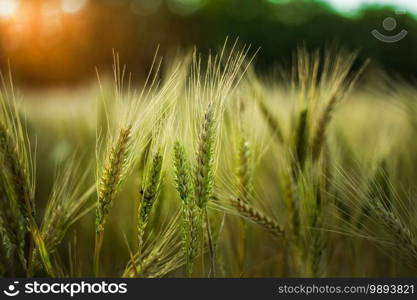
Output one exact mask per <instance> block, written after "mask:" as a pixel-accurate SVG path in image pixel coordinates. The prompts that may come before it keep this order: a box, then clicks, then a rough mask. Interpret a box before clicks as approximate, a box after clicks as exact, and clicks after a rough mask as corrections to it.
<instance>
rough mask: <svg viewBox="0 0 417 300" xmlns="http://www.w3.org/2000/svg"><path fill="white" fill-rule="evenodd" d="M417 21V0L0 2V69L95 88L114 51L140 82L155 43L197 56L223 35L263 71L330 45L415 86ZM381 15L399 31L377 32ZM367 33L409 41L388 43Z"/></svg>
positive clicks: (30, 82)
mask: <svg viewBox="0 0 417 300" xmlns="http://www.w3.org/2000/svg"><path fill="white" fill-rule="evenodd" d="M416 14H417V1H415V0H402V1H401V0H393V1H383V0H380V1H372V0H328V1H325V0H321V1H319V0H293V1H291V0H0V64H1V66H2V68H3V69H4V67H7V64H8V63H10V65H11V69H12V71H13V77H14V80H15V81H16V82H17V84H18V85H19V86H20V87H26V88H31V89H45V88H51V87H73V86H76V85H78V86H79V85H84V84H86V83H91V82H92V81H96V73H95V67H99V69H100V71H105V70H108V69H109V68H110V67H111V64H112V62H113V59H112V49H114V50H116V51H117V52H119V53H120V56H121V61H122V62H123V63H125V64H127V66H128V68H129V70H130V71H132V72H133V73H134V74H135V78H139V79H140V78H141V77H142V76H143V74H145V73H146V72H147V68H148V66H149V63H150V61H151V59H152V57H153V55H154V51H155V49H156V47H157V45H158V44H160V47H161V51H162V52H161V53H162V54H166V53H168V52H169V53H176V52H175V51H183V50H186V49H188V48H189V47H192V46H193V45H197V46H198V48H199V49H200V50H202V51H203V52H204V51H207V50H208V49H216V48H217V47H219V46H220V45H222V44H223V42H224V40H225V38H226V36H229V38H230V39H235V38H236V37H239V38H240V41H241V42H242V43H248V44H251V45H253V47H254V48H255V49H256V48H258V47H261V50H260V52H259V54H258V57H257V60H256V68H257V69H258V70H260V71H266V70H268V69H269V68H271V66H276V65H288V66H289V65H290V64H291V56H292V53H293V51H294V49H295V48H296V47H297V46H300V45H304V44H305V45H306V47H307V48H317V47H322V46H324V45H326V44H329V43H334V42H336V43H339V44H342V45H343V46H345V47H348V48H351V49H360V50H361V52H360V53H361V54H360V55H361V58H362V59H364V58H368V57H369V58H371V59H372V65H373V66H375V67H378V69H381V70H386V71H389V73H391V74H392V73H393V74H398V75H400V76H401V77H403V78H406V79H409V80H413V79H414V77H415V75H416V70H417V59H415V54H416V53H417V38H416V37H417V36H416V35H417V22H416V21H417V20H416V17H415V16H416ZM388 17H391V18H393V19H395V21H396V24H392V23H391V26H384V24H383V21H384V20H385V19H386V18H388ZM391 20H392V19H391ZM387 28H388V29H387ZM374 29H378V30H379V31H380V32H381V33H382V34H385V35H394V34H397V33H398V32H400V31H401V30H403V29H405V30H407V31H408V35H407V36H406V37H405V38H404V39H403V40H401V41H400V42H397V43H392V44H387V43H382V42H381V41H379V40H377V39H376V38H374V37H373V36H372V35H371V31H372V30H374ZM172 50H175V51H172Z"/></svg>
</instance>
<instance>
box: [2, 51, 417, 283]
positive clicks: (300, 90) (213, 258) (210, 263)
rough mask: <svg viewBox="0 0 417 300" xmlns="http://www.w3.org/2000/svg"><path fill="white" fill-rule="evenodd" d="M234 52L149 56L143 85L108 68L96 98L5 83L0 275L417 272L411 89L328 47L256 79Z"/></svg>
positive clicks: (246, 56) (244, 56)
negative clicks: (165, 58) (25, 95)
mask: <svg viewBox="0 0 417 300" xmlns="http://www.w3.org/2000/svg"><path fill="white" fill-rule="evenodd" d="M237 48H238V47H237V46H236V44H234V45H231V46H229V47H227V46H224V47H223V48H222V49H221V50H220V51H219V53H218V54H216V55H212V54H209V55H205V56H201V55H199V54H198V52H197V51H192V52H191V53H190V55H185V56H184V57H182V58H178V59H173V60H172V62H171V63H170V64H167V63H162V59H161V58H159V56H158V55H155V59H154V61H153V64H152V67H151V71H150V72H149V75H148V77H147V78H146V81H145V83H144V85H143V86H142V87H141V88H140V89H136V88H135V87H134V86H133V84H132V80H130V75H128V73H127V72H126V69H125V68H124V67H121V64H120V63H119V61H118V57H117V55H116V56H115V65H114V81H113V82H114V83H111V82H107V81H106V80H99V84H98V85H99V87H98V88H97V93H96V96H95V97H93V98H96V100H97V101H88V100H87V99H85V101H76V100H74V101H70V103H67V104H66V103H65V101H60V100H59V99H54V101H53V104H51V103H49V104H45V103H27V102H26V101H19V99H20V97H19V96H18V95H16V94H15V91H14V90H15V89H14V88H13V84H12V81H11V79H10V77H11V76H10V74H9V75H8V76H3V77H2V78H1V79H2V85H3V89H2V92H1V95H0V98H1V99H0V100H1V110H0V160H1V168H0V197H1V199H0V274H1V275H2V276H5V277H11V276H23V277H24V276H27V277H31V276H51V277H69V276H72V277H76V276H117V277H119V276H121V277H164V276H168V277H183V276H184V277H254V276H256V277H263V276H265V277H266V276H308V277H322V276H379V275H382V276H397V275H415V274H416V273H415V271H416V268H417V240H416V237H415V232H416V228H417V226H416V225H417V224H415V221H414V220H416V218H415V217H416V211H417V210H416V205H415V203H416V199H415V197H414V195H415V188H416V183H415V177H413V176H415V175H416V174H417V173H416V170H417V165H416V163H417V147H416V146H415V144H414V143H413V138H415V136H416V135H415V134H416V130H417V110H416V107H417V105H415V104H414V102H415V100H417V99H415V98H417V92H415V91H414V89H413V88H412V87H410V86H408V85H406V84H403V83H400V82H397V84H396V86H395V87H390V89H388V88H386V87H381V86H383V85H386V86H388V84H387V82H388V79H387V78H385V77H384V76H381V75H379V77H378V80H375V82H377V83H374V82H373V81H372V80H369V81H370V82H368V83H363V81H364V80H363V77H366V76H365V75H364V74H366V72H363V71H364V70H366V68H365V67H366V64H363V65H362V66H359V67H358V66H357V65H356V66H355V67H354V68H353V65H354V64H355V62H356V57H357V55H356V53H350V52H347V51H344V50H343V49H340V48H339V49H329V50H325V51H315V52H312V53H311V52H308V51H307V50H305V49H304V48H302V49H300V50H298V51H297V52H296V55H295V58H294V63H293V67H292V69H291V71H288V72H283V71H280V72H276V74H275V73H274V74H271V75H270V76H265V78H264V79H261V78H260V77H259V76H258V75H256V72H255V71H254V70H253V69H252V67H251V63H252V60H253V58H254V55H253V51H251V49H250V48H249V47H243V48H239V49H237ZM280 70H282V69H280ZM374 76H377V75H374ZM368 77H369V76H368ZM372 86H377V87H378V89H372ZM390 86H393V84H391V85H390ZM375 90H379V92H375ZM86 98H87V97H86ZM391 100H392V101H391ZM29 102H30V101H29ZM81 102H82V103H81ZM93 102H94V103H93ZM62 107H65V108H64V109H62ZM71 107H72V108H74V107H75V113H74V111H72V114H71ZM51 166H52V167H51ZM51 169H53V171H51ZM35 187H36V190H35Z"/></svg>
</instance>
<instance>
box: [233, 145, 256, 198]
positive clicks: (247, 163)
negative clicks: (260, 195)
mask: <svg viewBox="0 0 417 300" xmlns="http://www.w3.org/2000/svg"><path fill="white" fill-rule="evenodd" d="M237 179H238V185H239V194H240V196H239V198H241V199H245V200H246V201H248V200H249V199H250V198H251V196H252V194H253V182H252V181H253V166H252V152H251V145H250V143H249V141H248V140H247V139H246V138H245V137H241V138H240V141H239V147H238V169H237Z"/></svg>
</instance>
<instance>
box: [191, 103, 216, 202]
mask: <svg viewBox="0 0 417 300" xmlns="http://www.w3.org/2000/svg"><path fill="white" fill-rule="evenodd" d="M214 143H215V120H214V110H213V107H212V106H211V105H210V106H209V108H208V110H207V111H206V113H205V114H204V119H203V123H202V125H201V130H200V137H199V143H198V148H197V154H196V159H197V163H196V167H195V186H194V188H195V198H196V203H197V205H198V206H199V207H200V208H201V209H204V208H205V207H206V205H207V202H208V201H209V200H210V198H211V196H212V190H213V181H214V174H213V172H214V171H213V163H214V159H213V156H214Z"/></svg>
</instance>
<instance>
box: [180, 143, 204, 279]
mask: <svg viewBox="0 0 417 300" xmlns="http://www.w3.org/2000/svg"><path fill="white" fill-rule="evenodd" d="M174 167H175V184H176V189H177V191H178V194H179V196H180V198H181V211H182V244H183V253H184V256H185V258H186V275H187V276H188V277H191V276H192V273H193V265H194V260H195V258H196V257H197V256H198V252H199V244H200V238H201V232H200V231H201V221H202V219H201V217H202V214H201V209H200V208H199V207H198V206H197V205H196V203H195V198H194V190H193V183H192V180H191V168H190V164H189V161H188V159H187V155H186V152H185V149H184V147H183V146H182V145H181V144H180V143H179V142H176V143H175V145H174Z"/></svg>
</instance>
